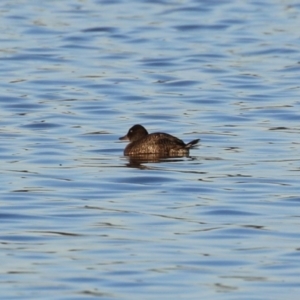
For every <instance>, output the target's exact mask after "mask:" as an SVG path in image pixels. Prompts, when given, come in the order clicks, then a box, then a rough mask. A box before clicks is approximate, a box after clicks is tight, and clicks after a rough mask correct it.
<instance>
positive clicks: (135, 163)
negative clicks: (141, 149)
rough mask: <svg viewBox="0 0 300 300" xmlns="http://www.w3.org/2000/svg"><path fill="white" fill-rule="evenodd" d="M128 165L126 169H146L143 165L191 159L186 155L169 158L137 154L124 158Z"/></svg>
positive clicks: (168, 156)
mask: <svg viewBox="0 0 300 300" xmlns="http://www.w3.org/2000/svg"><path fill="white" fill-rule="evenodd" d="M126 158H127V160H128V163H127V164H126V166H127V167H132V168H141V169H147V167H146V166H144V165H143V164H147V163H161V162H179V161H183V160H184V159H186V158H191V157H190V156H189V155H188V154H186V155H181V156H178V155H176V156H170V155H160V154H157V153H156V154H139V155H130V156H126Z"/></svg>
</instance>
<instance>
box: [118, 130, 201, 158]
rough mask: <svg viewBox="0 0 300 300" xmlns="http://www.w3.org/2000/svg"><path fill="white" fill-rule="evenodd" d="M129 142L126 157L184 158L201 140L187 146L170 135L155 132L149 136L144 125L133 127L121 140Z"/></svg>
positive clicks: (125, 152) (193, 141)
mask: <svg viewBox="0 0 300 300" xmlns="http://www.w3.org/2000/svg"><path fill="white" fill-rule="evenodd" d="M119 139H120V140H129V141H130V143H129V144H128V145H127V147H126V148H125V150H124V155H127V156H133V155H141V154H142V155H143V154H158V155H162V156H177V155H179V156H182V155H187V154H188V153H189V149H191V148H193V147H194V146H195V145H196V144H197V143H198V142H199V139H196V140H192V141H191V142H189V143H187V144H185V143H184V142H183V141H182V140H180V139H178V138H177V137H175V136H172V135H170V134H168V133H163V132H154V133H151V134H149V133H148V131H147V130H146V129H145V128H144V127H143V126H142V125H139V124H137V125H134V126H132V127H131V128H130V129H129V130H128V132H127V134H126V135H125V136H123V137H120V138H119Z"/></svg>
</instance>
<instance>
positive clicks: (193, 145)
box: [185, 139, 200, 149]
mask: <svg viewBox="0 0 300 300" xmlns="http://www.w3.org/2000/svg"><path fill="white" fill-rule="evenodd" d="M199 141H200V139H196V140H192V141H191V142H189V143H187V144H186V145H185V148H186V149H190V148H194V147H195V145H196V144H198V142H199Z"/></svg>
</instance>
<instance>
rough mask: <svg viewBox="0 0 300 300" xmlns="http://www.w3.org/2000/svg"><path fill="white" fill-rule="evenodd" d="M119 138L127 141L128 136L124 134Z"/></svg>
mask: <svg viewBox="0 0 300 300" xmlns="http://www.w3.org/2000/svg"><path fill="white" fill-rule="evenodd" d="M119 140H121V141H129V138H128V136H127V135H124V136H121V137H120V138H119Z"/></svg>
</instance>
